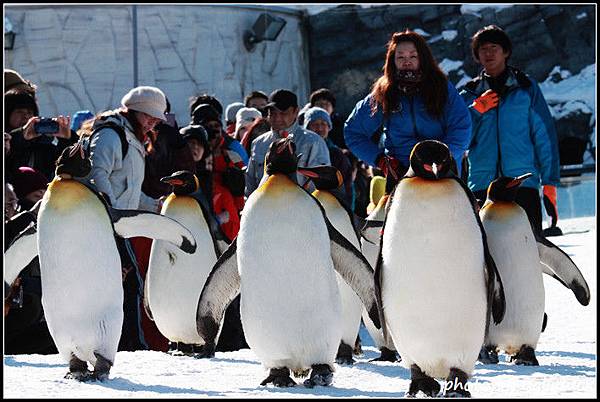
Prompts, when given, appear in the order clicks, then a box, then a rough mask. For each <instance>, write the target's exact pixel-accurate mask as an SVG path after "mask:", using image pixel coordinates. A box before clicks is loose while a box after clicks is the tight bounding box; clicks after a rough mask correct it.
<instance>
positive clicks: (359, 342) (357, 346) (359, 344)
mask: <svg viewBox="0 0 600 402" xmlns="http://www.w3.org/2000/svg"><path fill="white" fill-rule="evenodd" d="M352 353H353V354H354V356H361V355H362V354H363V350H362V339H360V334H359V335H356V342H354V349H352Z"/></svg>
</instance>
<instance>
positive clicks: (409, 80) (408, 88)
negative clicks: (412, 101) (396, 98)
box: [396, 70, 423, 96]
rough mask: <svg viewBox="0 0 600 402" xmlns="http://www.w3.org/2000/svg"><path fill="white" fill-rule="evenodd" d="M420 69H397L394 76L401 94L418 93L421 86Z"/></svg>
mask: <svg viewBox="0 0 600 402" xmlns="http://www.w3.org/2000/svg"><path fill="white" fill-rule="evenodd" d="M422 76H423V75H422V73H421V71H419V70H417V71H414V70H398V72H397V73H396V78H397V80H398V89H399V90H400V94H401V95H405V96H414V95H416V94H417V93H419V90H420V87H421V78H422Z"/></svg>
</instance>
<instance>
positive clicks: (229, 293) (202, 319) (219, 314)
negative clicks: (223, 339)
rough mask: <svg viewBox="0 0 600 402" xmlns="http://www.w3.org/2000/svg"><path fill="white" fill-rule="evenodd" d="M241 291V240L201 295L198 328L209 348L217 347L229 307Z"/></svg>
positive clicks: (218, 265) (221, 260) (217, 265)
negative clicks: (238, 247) (216, 340)
mask: <svg viewBox="0 0 600 402" xmlns="http://www.w3.org/2000/svg"><path fill="white" fill-rule="evenodd" d="M239 291H240V274H239V272H238V266H237V238H235V239H234V240H233V242H232V243H231V244H230V245H229V248H228V249H227V250H225V252H224V253H223V254H222V255H221V256H220V257H219V259H218V260H217V262H216V263H215V266H214V267H213V269H212V271H211V272H210V274H209V275H208V278H206V283H205V284H204V288H203V289H202V293H200V300H199V301H198V309H197V310H196V328H197V329H198V334H199V335H200V336H201V337H202V338H203V339H204V341H205V342H206V343H207V344H214V343H215V339H216V338H217V334H218V332H219V326H220V324H221V321H222V320H223V315H224V314H225V310H226V309H227V306H229V304H230V303H231V301H232V300H233V299H235V298H236V297H237V295H238V293H239Z"/></svg>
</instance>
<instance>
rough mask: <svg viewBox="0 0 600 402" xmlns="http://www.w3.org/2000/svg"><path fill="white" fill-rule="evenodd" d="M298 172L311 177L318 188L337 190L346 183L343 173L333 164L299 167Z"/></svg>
mask: <svg viewBox="0 0 600 402" xmlns="http://www.w3.org/2000/svg"><path fill="white" fill-rule="evenodd" d="M298 173H300V174H301V175H303V176H306V177H308V178H310V179H311V180H312V181H313V183H314V184H315V187H316V188H317V190H335V189H337V188H339V187H340V186H341V185H342V184H344V178H343V177H342V173H340V171H339V170H338V169H337V168H335V167H333V166H327V165H323V166H313V167H305V168H298Z"/></svg>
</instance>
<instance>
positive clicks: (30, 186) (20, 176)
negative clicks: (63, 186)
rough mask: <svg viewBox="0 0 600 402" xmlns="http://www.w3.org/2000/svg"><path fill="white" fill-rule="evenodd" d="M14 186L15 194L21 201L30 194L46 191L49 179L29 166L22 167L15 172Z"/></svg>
mask: <svg viewBox="0 0 600 402" xmlns="http://www.w3.org/2000/svg"><path fill="white" fill-rule="evenodd" d="M12 185H13V187H14V189H15V194H17V197H18V198H19V200H21V199H23V198H25V196H27V194H29V193H33V192H34V191H37V190H45V189H46V187H48V179H47V178H46V176H44V175H43V174H42V173H41V172H39V171H37V170H35V169H33V168H30V167H27V166H22V167H20V168H19V170H17V171H16V172H15V174H14V176H13V183H12Z"/></svg>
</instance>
